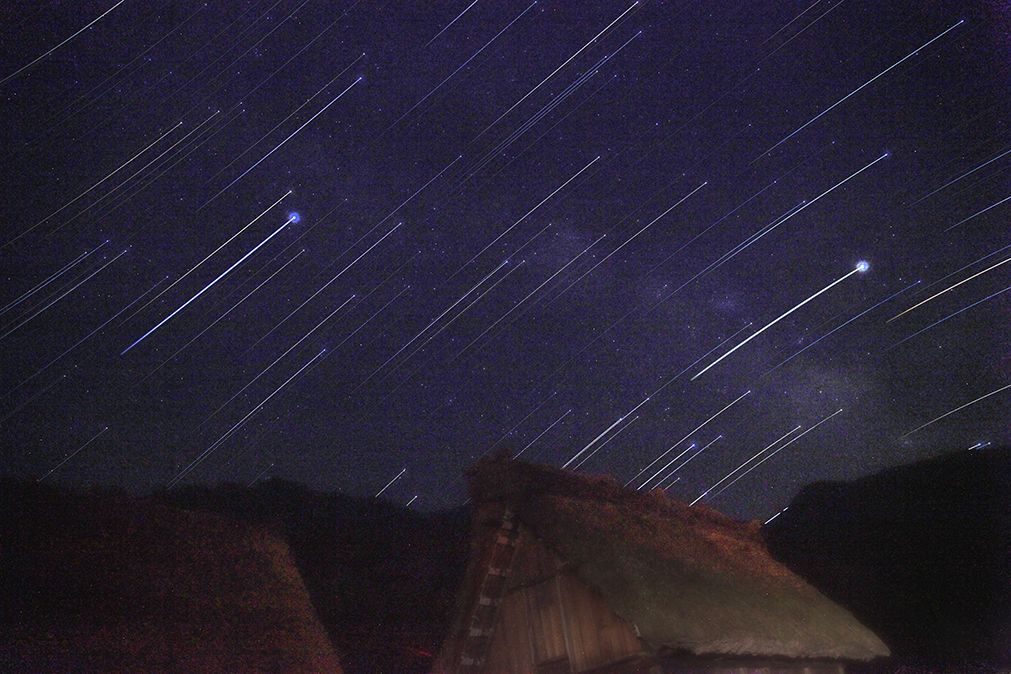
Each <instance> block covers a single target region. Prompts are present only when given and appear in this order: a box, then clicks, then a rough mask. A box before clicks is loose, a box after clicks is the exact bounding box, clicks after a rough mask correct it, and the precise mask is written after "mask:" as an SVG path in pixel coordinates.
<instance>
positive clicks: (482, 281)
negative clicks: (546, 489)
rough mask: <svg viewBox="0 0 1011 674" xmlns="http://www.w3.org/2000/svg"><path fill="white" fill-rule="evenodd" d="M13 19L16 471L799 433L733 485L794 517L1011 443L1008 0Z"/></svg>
mask: <svg viewBox="0 0 1011 674" xmlns="http://www.w3.org/2000/svg"><path fill="white" fill-rule="evenodd" d="M110 8H112V9H111V11H108V13H107V14H103V13H105V12H106V11H107V10H110ZM2 16H3V21H2V22H0V23H2V28H0V34H2V35H3V40H2V45H0V50H2V53H0V71H2V72H0V77H2V78H3V79H2V80H0V97H2V106H3V107H2V115H3V124H2V125H0V126H2V131H0V134H2V139H3V148H4V155H5V161H4V162H2V168H0V171H2V174H3V175H2V178H3V184H4V186H5V189H4V199H3V203H2V206H0V209H2V211H0V212H2V218H3V236H2V240H3V247H2V250H0V260H2V265H3V267H2V269H3V293H2V300H3V305H4V310H3V314H2V315H0V325H2V337H0V349H2V353H3V367H2V372H3V375H2V376H3V400H2V403H0V405H2V408H0V412H2V416H0V419H2V422H0V423H2V434H3V439H4V443H3V444H4V447H3V451H4V460H3V462H2V465H3V473H4V474H6V475H15V476H20V477H24V478H27V479H39V478H44V479H45V480H46V481H51V482H70V483H75V484H83V485H93V484H116V485H122V486H125V487H128V488H130V489H135V490H149V489H152V488H157V487H160V486H164V485H169V484H189V483H208V482H211V483H213V482H219V481H236V482H240V483H243V484H248V483H251V482H253V481H254V480H257V479H260V480H262V479H269V478H270V477H272V476H277V477H284V478H288V479H292V480H297V481H300V482H303V483H305V484H307V485H309V486H311V487H313V488H318V489H323V490H340V491H344V492H346V493H350V494H356V495H373V494H375V493H377V492H379V491H380V490H381V489H383V488H384V485H387V483H389V482H390V481H391V480H393V479H394V477H395V476H398V475H399V477H398V479H396V481H395V482H394V483H393V484H392V485H389V487H388V488H387V489H386V490H385V491H384V492H383V494H382V498H389V499H390V500H392V501H395V502H401V503H407V502H408V501H409V500H411V499H412V498H413V497H414V496H417V499H416V500H415V501H414V503H413V504H412V507H417V508H421V509H425V510H428V509H438V508H444V507H451V506H455V505H458V504H460V503H461V502H463V500H464V499H465V489H464V480H463V478H462V472H463V470H464V469H465V468H466V467H467V466H468V465H469V464H471V463H472V462H473V461H475V460H476V459H477V458H478V457H480V456H481V455H483V454H484V453H486V452H488V451H489V450H492V451H498V450H499V449H500V448H505V449H508V450H510V451H511V453H512V454H516V453H518V452H521V451H522V457H523V458H526V459H529V460H533V461H538V462H545V463H549V464H552V465H555V466H562V465H564V464H567V463H568V467H569V468H573V467H574V466H576V465H577V464H580V462H582V461H583V459H587V460H586V462H585V463H582V464H581V467H580V468H579V470H581V471H586V472H591V473H608V474H612V475H614V476H615V477H616V478H617V479H618V480H619V481H621V482H622V483H624V482H626V481H627V480H629V479H630V478H632V477H633V476H635V475H636V474H637V473H640V472H641V469H643V468H644V467H646V466H647V465H648V464H650V462H652V461H654V459H656V458H657V457H658V456H660V455H661V454H663V453H664V452H665V451H666V450H667V449H668V448H669V447H671V446H672V445H673V444H674V443H677V442H679V441H680V444H677V445H675V446H674V447H673V449H672V450H671V451H670V452H669V453H668V454H666V455H664V456H662V457H661V458H660V459H659V460H658V461H657V462H656V463H655V464H653V466H652V467H650V468H649V469H648V470H646V471H645V472H641V475H640V477H639V478H637V479H636V480H635V481H634V482H633V483H632V484H633V486H638V484H639V483H641V482H642V481H643V480H644V479H645V478H647V477H648V476H649V475H650V474H652V473H654V472H655V471H656V470H658V469H660V468H662V467H663V466H664V465H667V464H669V468H667V470H665V471H664V472H663V473H661V474H660V475H658V476H657V477H658V479H660V478H662V479H663V483H664V484H666V483H667V482H670V481H671V480H673V479H675V478H679V479H678V481H677V482H676V483H674V484H673V486H672V487H671V488H670V491H669V493H670V494H671V495H673V496H676V497H678V498H682V499H685V500H688V501H692V500H695V499H696V497H698V496H699V495H700V494H702V493H703V492H704V491H705V490H706V489H708V488H709V487H710V486H712V485H713V484H714V483H716V482H717V481H718V480H720V479H721V478H723V477H724V476H725V475H726V474H727V473H729V472H730V471H732V470H733V469H734V468H736V467H738V466H740V465H741V464H742V463H744V462H745V461H746V460H747V459H749V457H752V456H754V455H756V454H758V453H759V452H761V450H763V448H766V447H768V449H767V451H766V452H765V453H764V454H761V455H759V456H758V458H757V459H756V460H755V461H753V462H752V463H751V464H749V465H748V467H751V466H755V465H757V462H758V461H761V460H762V459H763V458H766V457H768V460H767V461H765V462H764V463H762V464H761V465H760V466H758V467H757V468H756V469H755V470H753V471H752V472H750V473H748V474H747V475H746V476H745V477H744V478H743V479H741V480H740V481H739V482H737V483H736V484H734V485H733V486H732V487H730V488H729V489H727V491H726V492H725V493H722V494H720V495H719V496H715V493H716V492H715V491H714V492H712V493H710V494H709V495H708V496H707V497H706V502H708V503H711V504H712V505H713V506H715V507H717V508H720V509H722V510H724V511H726V512H728V513H729V514H732V515H734V516H738V517H757V518H761V519H767V518H769V517H771V516H772V515H773V514H775V513H776V512H777V511H778V510H779V509H781V508H782V507H783V506H785V505H786V504H788V503H789V500H790V498H791V497H792V496H793V495H794V494H795V493H796V491H797V490H798V489H799V488H801V487H802V486H803V485H805V484H807V483H809V482H812V481H815V480H821V479H846V478H853V477H857V476H860V475H864V474H868V473H871V472H874V471H878V470H880V469H882V468H884V467H887V466H892V465H897V464H903V463H908V462H912V461H915V460H918V459H922V458H926V457H931V456H936V455H938V454H940V453H943V452H949V451H974V450H972V449H970V448H971V447H974V446H975V447H979V446H980V443H993V444H994V445H998V444H1006V443H1008V442H1009V441H1011V425H1009V424H1008V414H1007V413H1008V411H1009V407H1011V389H1004V390H1002V389H1003V388H1004V387H1006V386H1008V385H1009V384H1011V359H1009V354H1011V330H1008V326H1009V318H1011V301H1009V300H1011V292H1008V293H1006V294H999V293H1002V291H1005V290H1008V289H1009V286H1011V264H1008V265H1002V264H1000V263H1002V262H1003V261H1006V260H1008V259H1009V258H1011V247H1009V246H1011V237H1009V233H1011V228H1009V226H1008V218H1009V215H1011V202H1007V203H1002V200H1005V199H1007V198H1009V195H1011V173H1009V169H1011V153H1008V150H1011V129H1009V125H1008V112H1009V106H1011V86H1009V85H1011V71H1009V65H1011V47H1009V45H1011V41H1009V40H1011V9H1009V8H1008V5H1007V4H1006V3H1004V2H998V1H996V0H993V1H991V2H975V3H969V2H964V3H959V2H858V1H856V0H849V1H846V0H842V1H841V2H838V1H836V0H821V1H818V2H814V3H813V4H812V3H811V1H810V0H801V1H799V2H786V1H783V2H749V3H717V2H704V3H697V2H696V3H693V2H680V3H675V2H654V1H650V0H641V1H640V2H638V3H635V4H632V2H631V1H629V2H610V1H608V2H603V1H601V2H571V1H570V2H563V1H560V0H538V2H536V3H534V4H532V5H531V4H530V3H528V2H526V1H525V0H520V1H519V2H502V1H500V0H496V1H492V0H477V1H476V2H470V0H453V1H452V2H443V1H440V2H367V1H365V0H359V1H358V2H340V3H338V2H331V1H329V0H304V1H303V0H276V2H275V1H274V0H263V1H261V2H238V1H236V2H232V1H228V2H224V1H217V2H156V3H149V2H136V1H135V0H126V1H124V2H121V3H119V4H117V3H116V2H115V0H107V1H106V2H91V1H88V2H45V3H38V4H30V5H29V4H24V3H21V4H20V6H18V3H10V4H7V5H6V6H5V7H4V9H3V10H2ZM96 19H97V20H96ZM92 21H94V23H93V24H91V25H90V27H88V28H87V29H85V30H83V31H82V28H84V27H85V26H88V25H89V23H90V22H92ZM78 31H81V32H79V33H78ZM68 38H70V39H69V40H68ZM64 41H66V42H64ZM921 47H922V48H921ZM918 48H919V50H918ZM917 50H918V51H917ZM40 57H41V58H40ZM25 66H28V67H25ZM879 75H880V76H879ZM289 191H290V194H289ZM282 197H283V199H282ZM278 200H280V202H279V203H278ZM679 202H680V203H679ZM675 204H677V205H676V206H675ZM272 205H273V207H271V206H272ZM672 206H674V208H671V207H672ZM991 206H992V208H990V207H991ZM258 216H259V217H258ZM659 216H662V217H659ZM251 222H252V224H249V223H251ZM286 223H287V225H286V226H284V225H285V224H286ZM650 223H652V224H650ZM247 225H249V226H248V227H246V226H247ZM647 225H648V226H647ZM282 226H283V227H282ZM278 230H280V231H278ZM233 235H234V238H232V237H233ZM268 237H270V238H269V240H268ZM602 237H603V238H602ZM265 240H266V243H263V242H264V241H265ZM261 243H262V245H260V244H261ZM223 244H225V245H223ZM219 247H220V249H219ZM254 249H255V252H252V254H249V255H248V256H247V254H248V253H251V251H254ZM124 251H125V252H124ZM85 254H87V255H85ZM205 258H206V261H204V260H205ZM240 260H242V262H241V264H237V265H236V264H235V263H237V262H238V261H240ZM201 261H203V262H202V264H199V265H198V263H201ZM860 261H866V262H867V263H869V269H867V270H866V271H863V272H860V271H856V270H857V265H858V263H859V262H860ZM598 265H599V266H598ZM229 270H230V271H229ZM226 271H227V272H228V273H224V272H226ZM851 272H853V273H851ZM977 273H979V275H978V276H974V275H975V274H977ZM843 277H846V278H844V279H843ZM840 279H843V280H841V281H840V282H839V283H838V284H836V285H833V286H832V287H831V288H829V289H828V290H826V291H825V292H824V293H821V294H819V295H817V297H814V298H813V299H811V300H810V301H809V302H807V303H806V304H804V305H803V306H800V307H798V305H799V304H801V303H802V302H804V301H805V300H807V299H808V298H811V297H812V296H813V295H815V294H816V293H818V292H819V291H820V290H822V289H824V288H826V287H827V286H829V285H830V284H832V283H833V282H835V281H838V280H840ZM962 281H965V282H964V283H963V282H962ZM952 286H954V287H952ZM948 288H951V289H950V290H948V291H947V292H943V293H941V291H944V290H946V289H948ZM937 293H941V294H939V295H937V296H936V297H933V296H934V295H935V294H937ZM194 297H195V299H193V298H194ZM928 299H929V301H927V302H924V303H923V304H922V305H919V306H916V305H918V304H919V303H920V302H922V301H923V300H928ZM183 305H185V307H184V308H182V310H181V311H178V312H177V310H178V309H179V308H180V307H182V306H183ZM914 306H915V308H913V307H914ZM795 308H796V310H795V311H792V312H791V310H792V309H795ZM910 308H912V310H911V311H909V312H908V313H905V314H903V315H901V316H899V317H898V318H895V320H890V319H892V318H893V317H895V316H897V315H898V314H900V313H901V312H904V311H905V310H907V309H910ZM335 310H336V312H335ZM176 312H177V313H176ZM334 312H335V313H334ZM787 312H791V313H789V314H788V315H785V316H784V314H787ZM169 316H171V319H170V320H167V321H164V322H163V320H164V319H166V317H169ZM328 317H329V318H328ZM780 318H781V320H778V321H777V319H780ZM324 319H326V320H324ZM773 323H774V324H773ZM159 324H160V327H157V329H154V330H153V331H152V329H153V328H156V326H159ZM770 324H771V325H770ZM766 327H767V329H765V328H766ZM759 332H760V334H757V335H756V333H759ZM148 333H149V334H148ZM829 333H831V334H829ZM145 335H146V337H145ZM752 336H754V338H753V339H752V338H751V337H752ZM142 337H143V339H141V338H142ZM822 337H824V339H820V338H822ZM819 339H820V341H818V342H817V344H815V341H816V340H819ZM138 340H139V341H138ZM746 340H747V341H746ZM745 341H746V343H744V342H745ZM738 346H739V348H737V347H738ZM808 346H810V347H811V348H805V347H808ZM131 347H132V348H131ZM324 349H325V351H324ZM802 349H803V352H802V353H799V354H798V352H800V351H801V350H802ZM731 352H732V353H731ZM725 354H729V355H726V357H725V358H723V359H722V360H720V361H719V362H718V363H716V361H717V359H719V358H721V357H722V356H724V355H725ZM787 359H789V360H788V362H786V363H785V364H782V365H780V364H781V363H783V361H787ZM714 363H715V365H714ZM710 365H712V367H708V366H710ZM268 366H270V367H269V369H266V370H265V368H268ZM703 370H705V371H704V373H703V374H701V375H700V372H702V371H703ZM679 374H680V376H678V377H677V378H675V375H679ZM665 384H666V386H665ZM749 391H750V393H747V394H746V392H749ZM989 393H994V395H990V396H989V397H986V398H982V396H985V395H987V394H989ZM742 396H743V397H742ZM647 397H648V399H647ZM981 398H982V399H981ZM264 401H265V402H264ZM735 401H736V402H735ZM968 403H972V404H970V405H967V404H968ZM963 405H967V406H966V407H965V408H964V409H961V410H958V411H956V412H954V413H953V414H951V415H949V416H946V417H944V418H943V419H940V420H939V421H936V422H935V423H932V424H930V425H928V426H926V427H924V428H922V429H919V430H917V427H919V426H921V425H923V424H927V423H928V422H930V421H931V420H933V419H935V418H937V417H939V416H941V415H943V414H945V413H947V412H949V411H952V410H956V409H957V408H959V407H960V406H963ZM728 406H729V407H728ZM724 408H726V409H724ZM721 410H722V411H721ZM838 410H842V411H841V412H839V413H838V414H835V416H832V417H831V418H828V417H829V416H830V415H833V414H834V413H836V412H837V411H838ZM212 413H213V416H211V415H212ZM717 413H719V414H717ZM714 415H716V416H715V417H714V418H712V419H711V420H710V418H711V417H713V416H714ZM208 417H210V418H209V419H208ZM826 419H827V420H826ZM707 421H708V423H705V424H704V422H707ZM822 421H824V422H823V423H821V425H819V426H818V427H817V428H813V429H812V427H814V426H815V425H816V424H819V422H822ZM703 424H704V425H703ZM700 425H701V426H702V427H701V428H700V429H699V430H694V431H693V429H696V428H697V427H699V426H700ZM797 427H799V428H797ZM106 429H107V430H106ZM605 431H606V433H605ZM791 431H792V434H791ZM808 431H809V432H808ZM912 431H915V432H912ZM616 433H617V435H615V434H616ZM802 433H804V435H803V437H800V438H799V439H797V440H796V441H795V442H792V443H791V442H790V441H791V440H793V439H796V438H797V437H798V436H800V435H801V434H802ZM720 436H722V437H720ZM718 437H719V439H718V440H717V441H716V442H713V443H712V444H710V443H711V442H712V441H713V440H714V439H716V438H718ZM682 438H684V439H683V440H682ZM780 438H782V439H780ZM777 439H780V440H779V443H778V444H774V443H775V442H776V441H777ZM591 442H592V443H593V444H590V443H591ZM605 443H606V444H605ZM692 443H694V445H695V446H694V447H692ZM787 443H790V444H787ZM703 447H705V449H704V451H702V452H701V453H698V452H699V450H700V449H702V448H703ZM779 448H782V451H777V450H778V449H779ZM584 449H585V451H584ZM686 450H687V451H686ZM773 452H775V453H774V454H773ZM577 454H578V457H577V458H576V459H575V461H570V459H573V457H574V456H576V455H577ZM674 459H676V461H675V462H674V463H669V462H670V461H671V460H674ZM689 459H690V461H689V462H688V463H687V464H684V466H683V468H679V469H678V472H676V473H672V474H671V475H670V477H669V478H668V477H666V473H668V472H669V471H670V470H672V469H674V468H678V467H679V466H680V465H681V464H682V462H684V461H686V460H689ZM404 468H406V471H403V469H404ZM742 473H743V471H741V472H739V473H738V474H737V476H739V475H740V474H742ZM735 477H736V476H735ZM731 479H733V478H731ZM728 482H729V480H728V481H727V482H724V483H723V485H721V488H722V486H726V484H727V483H728Z"/></svg>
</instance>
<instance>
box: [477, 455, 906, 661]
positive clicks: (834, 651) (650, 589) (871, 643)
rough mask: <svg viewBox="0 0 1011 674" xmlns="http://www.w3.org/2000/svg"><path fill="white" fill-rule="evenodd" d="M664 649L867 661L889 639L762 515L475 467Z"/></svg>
mask: <svg viewBox="0 0 1011 674" xmlns="http://www.w3.org/2000/svg"><path fill="white" fill-rule="evenodd" d="M469 477H470V483H471V496H472V498H473V500H474V502H475V504H476V505H478V507H480V506H481V505H485V504H490V503H505V504H507V505H508V506H509V507H510V508H511V509H512V510H513V512H514V513H515V515H516V517H517V519H518V520H519V521H520V522H521V523H522V524H523V525H525V526H526V527H528V528H529V529H530V530H531V531H532V532H533V533H534V534H535V535H536V536H537V537H538V538H539V539H541V541H542V542H543V543H544V544H545V545H546V546H548V547H549V548H550V549H552V550H553V551H554V552H556V553H557V554H558V555H559V556H560V557H561V558H562V559H563V560H565V561H566V562H567V563H569V564H571V567H572V571H573V573H575V575H576V576H577V577H579V578H580V579H581V580H582V581H584V582H585V583H587V584H588V585H590V586H591V587H593V588H595V589H596V590H597V591H598V592H600V594H601V595H602V596H603V598H604V600H605V601H606V602H607V603H608V605H609V606H610V608H611V609H612V610H613V611H614V612H615V613H616V614H617V615H618V616H620V617H622V618H623V619H625V620H627V621H628V622H630V623H632V624H634V625H635V627H636V628H637V629H638V631H639V634H640V636H641V638H642V639H643V640H644V641H645V642H646V644H648V645H649V646H650V647H652V648H654V649H657V650H658V651H662V650H670V651H687V652H690V653H694V654H699V655H703V654H733V655H757V656H781V657H791V658H841V659H849V660H869V659H871V658H874V657H876V656H883V655H887V654H888V648H887V647H886V646H885V645H884V644H883V643H882V642H881V641H880V640H879V639H878V638H877V637H876V636H875V635H874V634H873V633H871V632H870V631H869V630H868V629H867V628H865V627H864V626H863V625H861V624H860V623H859V622H857V621H856V619H855V618H854V617H853V616H852V615H850V613H848V612H847V611H846V610H844V609H843V608H841V607H840V606H838V605H836V604H835V603H833V602H832V601H830V600H828V599H827V598H826V597H824V596H823V595H821V594H820V593H819V592H818V591H817V590H815V589H814V588H813V587H811V586H810V585H808V584H807V583H806V582H804V581H803V580H802V579H801V578H799V577H798V576H796V575H795V574H794V573H792V572H791V571H790V570H788V569H787V568H786V567H785V566H783V565H782V564H780V563H778V562H777V561H775V560H774V559H773V558H772V557H771V556H770V554H769V552H768V551H767V550H766V548H765V545H764V544H763V542H762V540H761V538H760V536H759V525H758V523H757V522H755V523H751V524H745V523H741V522H737V521H735V520H732V519H730V518H728V517H726V516H724V515H722V514H720V513H719V512H717V511H715V510H713V509H711V508H709V507H707V506H695V507H690V506H688V505H686V504H684V503H682V502H680V501H676V500H674V499H671V498H668V497H667V496H665V495H664V494H663V493H662V492H656V493H651V494H644V493H638V492H634V491H631V490H626V489H623V488H622V487H621V486H619V485H618V483H617V482H615V481H613V480H612V479H610V478H592V477H583V476H579V475H575V474H573V473H568V472H562V471H559V470H556V469H553V468H546V467H542V466H534V465H532V464H528V463H523V462H519V461H510V460H508V459H504V458H494V459H486V460H484V461H481V462H479V463H478V464H477V465H475V466H474V467H473V468H472V469H471V470H470V472H469Z"/></svg>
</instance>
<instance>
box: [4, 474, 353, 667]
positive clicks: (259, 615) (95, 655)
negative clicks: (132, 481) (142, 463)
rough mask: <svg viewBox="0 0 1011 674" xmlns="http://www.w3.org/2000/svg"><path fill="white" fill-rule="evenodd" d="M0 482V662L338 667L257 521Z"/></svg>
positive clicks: (288, 565) (279, 545) (285, 563)
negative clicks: (0, 604)
mask: <svg viewBox="0 0 1011 674" xmlns="http://www.w3.org/2000/svg"><path fill="white" fill-rule="evenodd" d="M2 486H3V487H4V490H3V491H4V493H3V495H2V498H0V506H2V512H0V568H2V569H3V573H2V574H0V592H2V596H3V605H4V609H3V611H0V670H2V671H5V672H13V671H16V672H22V671H23V672H43V671H46V672H48V671H59V672H70V671H73V672H148V671H157V672H282V671H283V672H340V671H341V669H340V664H339V663H338V660H337V657H336V656H335V654H334V651H333V648H332V646H331V644H330V641H329V640H328V638H327V635H326V632H325V631H324V630H323V628H322V626H321V625H320V623H319V621H318V620H317V617H316V614H315V611H314V609H313V606H312V604H311V602H310V600H309V596H308V594H307V592H306V589H305V586H304V584H303V581H302V578H301V576H300V575H299V572H298V570H297V567H296V566H295V563H294V560H293V559H292V556H291V553H290V551H289V549H288V546H287V544H286V543H284V542H283V541H282V540H281V539H280V538H278V537H276V536H274V535H273V534H271V533H269V532H268V531H266V530H265V529H262V528H259V527H253V526H250V525H246V524H242V523H239V522H236V521H233V520H230V519H227V518H224V517H220V516H218V515H212V514H207V513H195V512H189V511H185V510H178V509H175V508H170V507H167V506H164V505H160V504H157V503H155V502H152V501H150V500H145V499H135V498H129V497H126V496H122V495H103V496H96V495H74V494H67V493H63V492H60V491H56V490H51V489H48V488H46V487H29V486H25V485H24V484H23V483H10V482H8V483H4V484H3V485H2Z"/></svg>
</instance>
